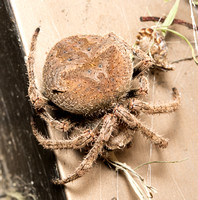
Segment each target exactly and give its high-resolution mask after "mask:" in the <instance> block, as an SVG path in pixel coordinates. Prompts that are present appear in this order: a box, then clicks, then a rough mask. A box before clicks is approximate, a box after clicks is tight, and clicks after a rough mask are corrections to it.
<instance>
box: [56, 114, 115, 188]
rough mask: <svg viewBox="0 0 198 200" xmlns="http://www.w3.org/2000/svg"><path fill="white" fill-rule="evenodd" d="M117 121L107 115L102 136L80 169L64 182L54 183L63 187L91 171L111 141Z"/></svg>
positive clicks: (57, 181) (104, 119)
mask: <svg viewBox="0 0 198 200" xmlns="http://www.w3.org/2000/svg"><path fill="white" fill-rule="evenodd" d="M116 121H117V118H116V117H115V116H114V115H112V114H108V115H105V116H104V118H103V124H102V127H101V129H100V134H99V136H98V138H97V140H96V141H95V143H94V145H93V147H92V148H91V150H90V151H89V153H88V154H87V155H86V156H85V158H84V159H83V161H82V162H81V164H80V165H79V167H78V168H77V169H76V170H75V172H74V173H73V174H71V175H69V176H68V177H67V178H65V179H63V180H61V179H60V180H59V179H58V180H53V183H55V184H59V185H63V184H66V183H69V182H70V181H73V180H75V179H77V178H80V177H81V176H83V175H84V174H85V173H86V172H87V171H89V169H90V168H91V167H92V165H93V163H94V162H95V161H96V159H97V158H98V155H99V154H100V153H101V152H102V149H103V146H104V143H105V142H107V141H108V140H109V138H110V136H111V133H112V131H113V126H114V124H115V123H116Z"/></svg>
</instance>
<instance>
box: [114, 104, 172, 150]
mask: <svg viewBox="0 0 198 200" xmlns="http://www.w3.org/2000/svg"><path fill="white" fill-rule="evenodd" d="M114 114H115V115H116V116H117V117H119V118H120V119H121V120H122V121H123V122H125V123H126V124H127V125H128V126H129V127H130V128H132V129H133V128H138V129H140V130H141V133H142V134H143V135H144V136H146V137H147V138H148V139H149V140H150V141H151V142H152V143H154V144H155V145H157V146H159V147H161V148H166V147H167V146H168V140H167V139H165V138H163V137H161V136H159V135H158V134H156V133H154V132H153V131H151V130H150V129H149V128H147V127H146V126H145V125H143V124H142V122H140V121H139V120H138V119H137V118H136V117H135V116H134V115H132V114H131V113H130V112H129V111H128V110H127V109H126V108H124V107H123V106H121V105H119V106H117V107H115V109H114Z"/></svg>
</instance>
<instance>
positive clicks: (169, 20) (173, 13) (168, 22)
mask: <svg viewBox="0 0 198 200" xmlns="http://www.w3.org/2000/svg"><path fill="white" fill-rule="evenodd" d="M179 3H180V0H176V2H175V3H174V5H173V7H172V8H171V10H170V12H169V13H168V16H167V17H166V19H165V21H164V23H163V24H162V26H163V27H165V28H164V30H162V34H163V35H164V36H165V35H166V32H167V30H166V28H168V27H169V26H170V25H171V24H172V22H173V20H174V18H175V16H176V14H177V10H178V7H179Z"/></svg>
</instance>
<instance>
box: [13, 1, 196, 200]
mask: <svg viewBox="0 0 198 200" xmlns="http://www.w3.org/2000/svg"><path fill="white" fill-rule="evenodd" d="M11 3H12V6H13V9H14V12H15V17H16V20H17V24H18V27H19V30H20V35H21V37H22V43H23V45H24V49H25V52H26V54H28V51H29V45H30V41H31V37H32V34H33V32H34V30H35V28H37V27H38V26H40V27H41V33H40V35H39V38H38V44H37V54H36V77H37V84H38V86H40V88H41V86H42V79H41V76H42V67H43V64H44V62H45V58H46V55H47V53H48V52H49V50H50V48H51V47H52V46H53V45H54V44H55V43H56V42H58V41H59V40H61V39H62V38H64V37H67V36H70V35H76V34H98V35H104V34H106V33H108V32H112V31H113V32H114V33H116V34H117V35H119V36H121V37H122V38H124V39H125V40H126V42H128V43H129V44H131V45H132V44H133V43H134V41H135V36H136V34H137V32H138V30H139V29H140V28H142V27H149V26H151V25H154V23H141V22H139V17H140V16H144V15H148V14H149V13H151V15H155V16H159V17H161V16H165V15H167V14H168V12H169V10H170V8H171V6H172V5H173V2H172V1H171V2H169V3H165V2H164V1H162V0H160V1H159V0H156V1H153V0H149V1H148V0H142V1H135V0H133V1H127V0H124V1H122V0H116V1H113V0H111V1H110V0H109V1H102V0H93V1H90V0H87V1H79V0H74V1H70V0H59V1H56V2H55V1H46V0H44V1H41V0H35V1H26V0H13V1H11ZM194 12H195V15H196V16H197V10H196V9H194ZM177 18H180V19H184V20H186V21H188V22H191V17H190V7H189V5H188V1H181V4H180V7H179V11H178V14H177ZM172 28H173V29H175V30H177V31H179V32H181V33H182V34H184V35H185V36H187V37H188V38H189V40H190V41H193V33H192V30H189V29H187V28H185V27H183V26H178V25H174V26H173V27H172ZM167 43H168V47H169V59H170V61H174V60H178V59H181V58H185V57H189V56H191V50H190V48H189V47H188V45H187V44H186V43H185V42H184V41H182V40H181V39H179V38H178V37H176V36H173V35H172V34H168V37H167ZM175 67H176V69H175V71H174V72H168V73H164V72H155V73H154V74H149V80H150V93H149V95H148V96H147V97H145V98H144V100H146V101H148V102H151V103H152V104H156V103H158V102H161V103H163V102H169V101H170V100H171V88H172V87H177V88H178V90H179V91H180V93H181V96H182V105H181V106H180V109H179V110H178V111H177V112H175V113H172V114H164V115H155V116H148V115H141V116H140V119H141V120H142V121H143V122H144V123H145V124H146V125H147V126H149V127H151V128H152V129H153V130H155V131H156V132H158V133H159V134H160V135H163V136H164V137H167V138H169V146H168V148H167V149H164V150H160V149H158V148H156V147H155V146H152V145H150V143H149V141H148V140H146V139H145V138H143V137H142V136H141V135H140V134H139V133H137V134H136V136H135V139H134V145H133V147H131V148H130V149H127V150H125V151H123V152H119V153H117V157H118V159H119V160H120V161H121V162H125V163H127V164H128V165H130V166H131V167H132V168H133V167H136V166H137V165H139V164H142V163H145V162H148V161H152V160H159V161H172V160H181V159H185V158H188V160H186V161H184V162H181V163H177V164H153V165H149V166H144V167H142V168H140V169H139V170H138V171H137V172H138V173H140V174H141V175H142V176H143V177H144V178H145V180H146V182H147V183H148V184H149V185H150V184H151V185H152V186H154V187H155V188H157V191H158V193H157V194H154V199H160V200H161V199H162V200H169V199H173V200H177V199H193V200H194V199H195V200H196V199H198V197H197V195H196V189H197V185H198V181H197V175H198V174H197V167H198V159H197V150H198V149H197V141H198V134H197V128H198V117H197V116H198V106H197V102H198V95H197V92H196V91H197V89H198V81H197V74H198V67H197V66H196V65H195V64H194V62H193V61H186V62H181V63H179V64H175ZM21 73H22V72H21ZM24 73H25V72H24ZM23 76H24V74H23ZM28 106H29V105H28ZM29 117H30V116H29ZM26 126H28V127H29V121H27V122H26ZM11 130H13V128H11ZM49 132H50V134H51V136H52V137H56V138H62V136H61V134H60V133H58V132H57V131H55V130H52V129H51V128H49ZM28 137H31V139H32V136H30V135H28ZM32 140H33V141H34V139H32ZM34 144H35V143H34ZM48 153H49V154H48ZM56 154H57V159H58V164H59V170H60V174H61V176H62V177H65V176H67V174H68V173H69V172H72V171H74V170H75V168H76V167H77V166H78V164H79V162H80V161H81V160H82V158H83V155H82V154H81V153H79V152H78V151H73V150H71V151H58V152H56ZM45 155H48V156H49V155H50V152H48V151H45ZM41 160H42V159H41ZM41 160H39V161H38V162H37V164H38V165H39V166H40V167H41V166H42V167H43V163H45V162H44V161H43V162H41ZM52 165H53V164H52V163H51V166H50V167H47V169H49V168H50V169H54V167H53V166H52ZM39 166H38V167H39ZM50 169H49V170H50ZM52 176H53V175H51V173H49V174H48V177H45V181H46V179H49V180H50V179H51V177H52ZM47 188H48V187H47ZM48 189H49V188H48ZM43 192H44V193H46V191H45V190H43ZM57 193H59V191H57ZM66 195H67V197H68V199H69V200H74V199H78V200H81V199H82V200H84V199H88V200H89V199H96V200H97V199H100V200H101V199H104V200H106V199H112V198H114V197H116V198H117V199H120V200H122V199H129V200H130V199H137V197H136V195H135V194H134V192H133V190H132V189H131V188H130V186H129V184H128V182H127V180H126V179H125V177H124V176H123V175H122V174H120V173H116V172H115V171H114V170H112V169H110V168H109V167H108V166H106V165H104V163H103V162H101V161H98V162H97V163H96V164H95V166H94V168H93V170H91V171H90V172H89V173H88V174H87V175H85V176H84V177H82V178H81V179H79V180H77V181H74V182H72V183H70V184H68V185H67V188H66Z"/></svg>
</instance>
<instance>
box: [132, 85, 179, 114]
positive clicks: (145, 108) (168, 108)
mask: <svg viewBox="0 0 198 200" xmlns="http://www.w3.org/2000/svg"><path fill="white" fill-rule="evenodd" d="M172 90H173V101H172V102H170V103H167V104H163V105H150V104H149V103H147V102H144V101H141V100H138V99H135V98H132V99H130V100H129V109H130V110H131V111H132V112H140V111H141V112H144V113H147V114H159V113H169V112H174V111H176V110H177V109H178V107H179V105H180V103H181V97H180V94H179V92H178V90H177V89H176V88H173V89H172Z"/></svg>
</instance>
